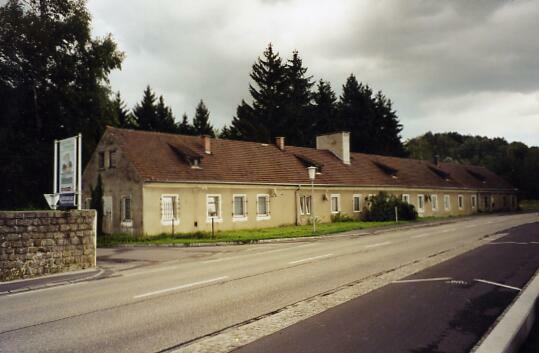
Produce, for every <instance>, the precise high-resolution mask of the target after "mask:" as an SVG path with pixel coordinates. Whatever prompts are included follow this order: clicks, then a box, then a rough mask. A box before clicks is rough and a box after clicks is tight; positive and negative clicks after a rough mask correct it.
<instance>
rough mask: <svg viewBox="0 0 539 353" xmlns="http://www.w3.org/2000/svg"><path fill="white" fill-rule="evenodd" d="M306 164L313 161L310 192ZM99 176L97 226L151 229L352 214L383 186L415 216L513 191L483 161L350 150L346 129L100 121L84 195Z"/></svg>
mask: <svg viewBox="0 0 539 353" xmlns="http://www.w3.org/2000/svg"><path fill="white" fill-rule="evenodd" d="M308 167H316V177H315V180H314V193H313V195H314V197H313V198H312V199H311V192H312V190H311V180H310V179H309V175H308V170H307V168H308ZM98 175H101V178H102V181H103V190H104V192H103V205H104V217H103V231H104V232H105V233H114V232H127V233H133V234H147V235H155V234H160V233H170V232H172V231H174V232H176V233H179V232H193V231H209V230H211V226H212V223H213V224H214V226H215V229H217V230H225V229H239V228H259V227H272V226H279V225H286V224H305V223H308V222H309V220H310V219H311V217H313V214H312V212H314V217H316V219H317V220H319V221H321V222H329V221H331V217H332V215H336V214H341V215H342V214H345V215H347V216H349V217H354V218H359V217H360V215H361V212H362V210H363V208H364V207H365V201H366V198H367V197H368V196H370V195H374V194H377V193H378V192H380V191H387V192H389V193H391V194H395V195H397V196H398V197H400V198H402V199H404V200H406V201H408V202H409V203H411V204H413V205H414V206H415V208H416V210H417V211H418V213H419V215H420V216H449V215H467V214H473V213H476V212H491V211H501V210H507V211H509V210H515V209H516V208H517V196H516V191H515V189H514V188H513V187H512V186H511V185H510V184H509V183H508V182H506V181H505V180H504V179H503V178H501V177H499V176H498V175H496V174H494V173H493V172H491V171H489V170H488V169H486V168H484V167H479V166H471V165H463V164H457V163H441V162H438V161H423V160H414V159H407V158H396V157H386V156H378V155H370V154H364V153H353V152H351V151H350V134H349V133H348V132H338V133H333V134H326V135H322V136H318V137H317V138H316V148H306V147H295V146H287V145H286V144H285V140H284V138H276V141H275V144H265V143H256V142H244V141H235V140H225V139H217V138H210V137H209V136H184V135H177V134H166V133H158V132H147V131H136V130H127V129H118V128H112V127H108V128H107V130H106V131H105V133H104V135H103V136H102V138H101V140H100V142H99V144H98V145H97V148H96V150H95V152H94V153H93V155H92V156H91V158H90V161H89V163H88V165H87V166H86V169H85V170H84V175H83V178H82V182H83V195H84V196H83V197H84V202H85V205H87V207H89V206H88V205H89V203H90V200H91V199H90V197H91V188H92V187H95V186H96V184H97V179H98Z"/></svg>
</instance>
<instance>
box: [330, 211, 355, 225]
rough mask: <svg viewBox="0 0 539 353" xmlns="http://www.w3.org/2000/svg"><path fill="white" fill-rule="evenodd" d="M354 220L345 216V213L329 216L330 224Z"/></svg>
mask: <svg viewBox="0 0 539 353" xmlns="http://www.w3.org/2000/svg"><path fill="white" fill-rule="evenodd" d="M354 221H355V219H353V218H352V217H350V216H349V215H347V214H346V213H341V212H339V213H335V214H332V215H331V222H333V223H335V222H354Z"/></svg>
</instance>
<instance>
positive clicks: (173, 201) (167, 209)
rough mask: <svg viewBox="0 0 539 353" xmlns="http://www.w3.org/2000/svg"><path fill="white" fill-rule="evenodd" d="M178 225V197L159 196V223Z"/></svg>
mask: <svg viewBox="0 0 539 353" xmlns="http://www.w3.org/2000/svg"><path fill="white" fill-rule="evenodd" d="M172 222H174V223H175V224H177V223H179V217H178V195H161V223H162V224H164V225H166V224H171V223H172Z"/></svg>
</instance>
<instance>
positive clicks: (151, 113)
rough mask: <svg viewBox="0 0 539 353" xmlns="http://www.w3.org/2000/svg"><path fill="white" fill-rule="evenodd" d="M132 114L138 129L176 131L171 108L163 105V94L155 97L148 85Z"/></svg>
mask: <svg viewBox="0 0 539 353" xmlns="http://www.w3.org/2000/svg"><path fill="white" fill-rule="evenodd" d="M133 116H134V117H135V125H136V127H137V128H138V129H140V130H147V131H160V132H170V133H175V132H177V127H176V124H175V121H174V116H173V114H172V109H170V107H168V106H166V105H165V100H164V98H163V96H159V99H157V98H156V96H155V93H154V92H153V91H152V89H151V88H150V86H147V87H146V89H145V90H144V94H143V96H142V100H141V101H140V103H138V104H137V105H136V106H135V108H134V109H133Z"/></svg>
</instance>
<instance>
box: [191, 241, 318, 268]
mask: <svg viewBox="0 0 539 353" xmlns="http://www.w3.org/2000/svg"><path fill="white" fill-rule="evenodd" d="M314 245H316V244H315V243H310V244H303V245H298V246H294V247H291V248H281V249H273V250H267V251H261V252H257V253H249V254H243V255H238V256H231V257H222V258H218V259H212V260H206V261H202V262H201V263H203V264H211V263H215V262H221V261H228V260H237V259H241V258H243V257H245V256H253V255H264V254H270V253H274V252H280V251H286V250H294V249H297V248H304V247H307V246H314Z"/></svg>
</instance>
